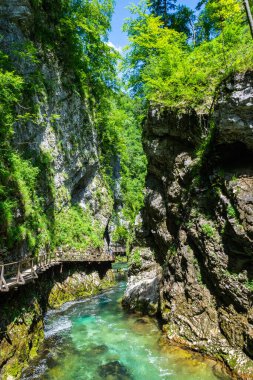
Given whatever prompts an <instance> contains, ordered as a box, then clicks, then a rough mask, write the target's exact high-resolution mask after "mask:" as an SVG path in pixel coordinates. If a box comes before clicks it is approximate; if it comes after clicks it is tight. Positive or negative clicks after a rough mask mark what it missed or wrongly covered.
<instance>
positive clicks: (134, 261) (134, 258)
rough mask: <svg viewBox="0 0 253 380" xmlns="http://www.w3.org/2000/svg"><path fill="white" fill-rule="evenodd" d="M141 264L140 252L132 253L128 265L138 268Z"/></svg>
mask: <svg viewBox="0 0 253 380" xmlns="http://www.w3.org/2000/svg"><path fill="white" fill-rule="evenodd" d="M141 264H142V259H141V252H140V250H139V249H135V250H134V251H132V253H131V256H130V265H134V266H135V267H138V268H140V267H141Z"/></svg>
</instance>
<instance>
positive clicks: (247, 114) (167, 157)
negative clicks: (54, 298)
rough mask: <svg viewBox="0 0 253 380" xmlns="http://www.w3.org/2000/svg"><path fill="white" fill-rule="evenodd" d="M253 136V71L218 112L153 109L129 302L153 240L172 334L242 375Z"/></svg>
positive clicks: (250, 264)
mask: <svg viewBox="0 0 253 380" xmlns="http://www.w3.org/2000/svg"><path fill="white" fill-rule="evenodd" d="M210 130H211V132H208V131H210ZM252 138H253V73H252V72H248V73H246V74H238V75H235V76H234V77H233V78H231V79H230V80H228V81H227V82H226V83H224V84H223V86H222V87H221V89H220V94H219V96H218V99H217V101H216V105H215V112H214V117H213V119H212V120H208V117H207V116H199V115H196V114H195V113H194V111H192V112H189V114H184V115H181V114H179V113H176V112H173V111H168V110H163V109H151V110H150V112H149V115H148V118H147V120H146V123H145V126H144V146H145V150H146V153H147V156H148V160H149V165H148V177H147V183H146V185H147V196H146V203H145V208H144V210H143V215H142V218H143V223H142V226H141V227H140V228H139V229H138V231H137V237H136V247H135V248H134V251H133V252H135V251H136V250H139V252H140V256H141V261H140V263H139V266H140V268H141V269H139V270H138V271H137V274H134V273H133V278H132V277H131V282H130V284H129V286H128V289H127V293H126V297H125V301H124V302H125V304H126V305H127V306H128V307H129V308H137V309H138V307H139V303H138V302H137V300H138V299H139V298H140V297H141V294H143V286H144V287H145V282H144V281H142V282H141V283H139V284H138V281H137V280H138V276H140V273H142V277H143V279H145V273H144V272H145V268H144V267H145V265H144V263H145V260H143V257H142V256H143V255H142V252H143V251H145V250H146V249H147V247H148V249H149V250H151V252H152V253H153V258H152V260H153V261H154V262H156V263H157V265H159V267H160V269H161V271H162V276H161V279H159V276H157V275H154V277H153V282H154V283H155V279H159V282H158V283H159V292H158V293H156V294H157V297H156V302H155V303H156V304H157V305H158V309H157V315H160V316H161V318H162V321H163V327H164V331H165V332H166V334H167V336H168V339H169V340H170V341H172V342H174V343H177V344H182V345H184V346H188V347H191V348H193V349H196V350H199V351H200V352H203V353H205V354H209V355H212V356H214V357H216V358H218V359H220V360H222V361H223V362H224V363H225V364H226V365H227V367H228V368H229V369H230V370H232V372H233V374H234V376H235V378H240V379H252V378H253V317H252V316H253V307H252V302H253V235H252V215H253V198H252V195H253V166H252V163H253V149H252V148H253V146H252ZM196 152H197V153H196ZM133 255H134V253H132V256H133ZM143 266H144V267H143ZM143 269H144V272H143ZM149 273H150V272H148V275H149ZM134 281H135V283H136V286H137V287H133V285H132V284H133V282H134ZM156 284H157V282H156ZM156 286H157V285H156ZM132 290H133V291H132ZM151 302H152V303H154V300H152V301H151ZM142 310H143V309H142ZM147 310H148V308H146V311H147ZM148 311H149V310H148Z"/></svg>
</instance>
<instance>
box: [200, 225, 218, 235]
mask: <svg viewBox="0 0 253 380" xmlns="http://www.w3.org/2000/svg"><path fill="white" fill-rule="evenodd" d="M201 229H202V232H203V233H204V234H205V235H206V236H207V237H209V238H211V237H213V236H214V233H215V230H214V228H213V227H212V226H211V225H210V224H208V223H205V224H202V226H201Z"/></svg>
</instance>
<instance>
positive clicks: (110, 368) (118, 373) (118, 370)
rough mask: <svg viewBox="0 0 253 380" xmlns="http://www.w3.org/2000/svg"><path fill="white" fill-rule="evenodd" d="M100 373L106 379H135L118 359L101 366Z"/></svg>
mask: <svg viewBox="0 0 253 380" xmlns="http://www.w3.org/2000/svg"><path fill="white" fill-rule="evenodd" d="M98 374H99V376H100V377H101V379H104V380H133V377H132V375H131V374H130V372H129V371H128V369H127V368H126V367H125V366H124V365H123V364H122V363H120V362H119V361H117V360H116V361H114V362H109V363H106V364H103V365H101V366H99V368H98Z"/></svg>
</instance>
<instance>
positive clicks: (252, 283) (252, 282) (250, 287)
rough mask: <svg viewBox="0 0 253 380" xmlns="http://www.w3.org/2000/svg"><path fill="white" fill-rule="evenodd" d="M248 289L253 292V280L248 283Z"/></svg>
mask: <svg viewBox="0 0 253 380" xmlns="http://www.w3.org/2000/svg"><path fill="white" fill-rule="evenodd" d="M246 287H247V288H248V289H249V290H251V291H252V292H253V280H249V281H248V282H247V283H246Z"/></svg>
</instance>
